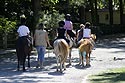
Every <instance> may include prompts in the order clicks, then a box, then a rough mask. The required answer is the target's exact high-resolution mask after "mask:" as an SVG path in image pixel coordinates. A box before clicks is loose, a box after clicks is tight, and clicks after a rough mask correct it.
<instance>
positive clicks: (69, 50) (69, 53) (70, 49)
mask: <svg viewBox="0 0 125 83" xmlns="http://www.w3.org/2000/svg"><path fill="white" fill-rule="evenodd" d="M71 51H72V48H70V50H69V65H71Z"/></svg>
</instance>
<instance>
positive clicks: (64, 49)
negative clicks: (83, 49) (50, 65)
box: [59, 41, 69, 62]
mask: <svg viewBox="0 0 125 83" xmlns="http://www.w3.org/2000/svg"><path fill="white" fill-rule="evenodd" d="M60 43H61V44H60V46H59V50H60V52H61V53H62V54H63V55H64V56H63V57H62V58H63V59H62V61H63V62H64V61H65V60H66V59H67V56H68V54H69V46H68V44H67V43H66V42H64V41H61V42H60ZM60 48H62V49H60Z"/></svg>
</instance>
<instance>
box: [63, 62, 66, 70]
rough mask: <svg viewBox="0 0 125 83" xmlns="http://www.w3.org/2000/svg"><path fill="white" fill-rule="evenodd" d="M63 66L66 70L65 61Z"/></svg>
mask: <svg viewBox="0 0 125 83" xmlns="http://www.w3.org/2000/svg"><path fill="white" fill-rule="evenodd" d="M63 66H64V70H66V65H65V62H63Z"/></svg>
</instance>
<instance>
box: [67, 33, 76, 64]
mask: <svg viewBox="0 0 125 83" xmlns="http://www.w3.org/2000/svg"><path fill="white" fill-rule="evenodd" d="M67 39H68V40H69V65H71V56H72V54H71V51H72V48H73V46H74V43H75V42H74V41H73V39H72V38H71V37H70V36H69V35H67Z"/></svg>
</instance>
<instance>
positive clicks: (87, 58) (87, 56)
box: [86, 53, 90, 66]
mask: <svg viewBox="0 0 125 83" xmlns="http://www.w3.org/2000/svg"><path fill="white" fill-rule="evenodd" d="M86 66H90V61H89V54H88V53H87V54H86Z"/></svg>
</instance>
